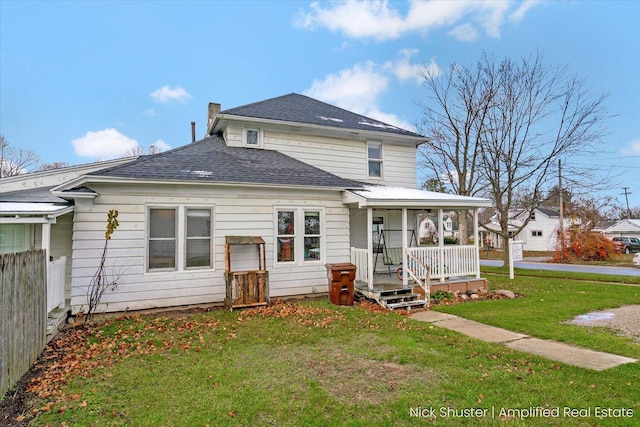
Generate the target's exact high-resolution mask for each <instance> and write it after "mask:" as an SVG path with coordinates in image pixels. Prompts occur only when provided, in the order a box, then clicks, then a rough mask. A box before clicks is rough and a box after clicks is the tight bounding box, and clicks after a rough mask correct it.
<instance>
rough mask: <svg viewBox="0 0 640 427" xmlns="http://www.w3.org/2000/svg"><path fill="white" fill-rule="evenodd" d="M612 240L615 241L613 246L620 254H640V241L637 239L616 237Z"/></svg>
mask: <svg viewBox="0 0 640 427" xmlns="http://www.w3.org/2000/svg"><path fill="white" fill-rule="evenodd" d="M611 240H613V244H614V245H615V246H616V249H617V250H618V251H620V252H623V253H625V254H630V253H631V252H640V239H638V238H637V237H614V238H613V239H611Z"/></svg>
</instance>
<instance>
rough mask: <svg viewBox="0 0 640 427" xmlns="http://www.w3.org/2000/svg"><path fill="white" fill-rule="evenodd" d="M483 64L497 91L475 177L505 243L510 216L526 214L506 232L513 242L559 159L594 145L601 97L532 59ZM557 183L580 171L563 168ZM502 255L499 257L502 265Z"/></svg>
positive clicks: (553, 179) (602, 110) (598, 133)
mask: <svg viewBox="0 0 640 427" xmlns="http://www.w3.org/2000/svg"><path fill="white" fill-rule="evenodd" d="M483 61H484V64H485V70H486V73H488V75H489V78H490V79H491V80H494V81H496V82H498V84H497V88H498V91H497V92H496V94H495V95H494V97H493V106H492V108H491V109H490V111H489V114H488V116H487V118H488V122H489V126H488V127H487V132H485V133H483V135H482V137H483V139H482V141H481V143H480V147H481V156H480V157H481V159H482V168H481V169H482V173H483V175H484V178H485V179H486V180H487V182H488V184H489V189H490V194H491V197H492V199H493V201H494V203H495V206H496V209H497V211H498V214H499V217H500V230H496V231H497V232H498V234H499V235H500V236H501V237H502V238H503V239H504V240H507V239H508V238H509V237H510V230H509V228H508V224H509V215H510V213H511V212H512V211H513V209H515V208H517V209H519V210H520V211H521V212H525V213H528V214H527V215H524V216H523V218H525V219H524V221H523V222H522V224H521V225H519V226H517V227H516V228H515V229H512V230H511V233H513V235H517V234H518V233H519V232H520V231H521V230H522V229H523V228H524V227H526V226H527V224H528V223H529V221H530V218H531V213H532V212H533V210H534V209H535V208H537V207H538V206H540V204H541V203H542V202H543V200H544V197H543V195H544V194H545V192H546V191H547V189H548V188H549V187H550V186H552V185H555V183H557V181H558V173H559V170H558V167H559V166H557V165H559V162H562V161H564V164H567V161H566V160H567V159H569V158H571V157H573V156H575V155H577V154H580V155H584V154H586V153H588V152H589V151H590V150H593V148H594V147H595V146H596V145H597V144H598V143H599V142H601V140H602V137H603V136H604V130H603V128H602V123H603V121H604V119H605V118H606V117H607V116H606V114H605V107H604V102H605V100H606V95H600V96H596V97H591V96H590V95H589V94H588V93H587V91H586V90H585V88H584V84H583V83H582V82H581V81H580V80H578V78H577V77H575V76H568V75H567V73H566V70H565V69H564V68H550V67H547V66H545V65H543V63H542V59H541V58H540V56H536V57H534V58H533V59H531V60H529V59H522V60H521V61H519V62H515V61H512V60H509V59H505V60H503V61H501V62H499V63H496V62H495V61H493V60H490V59H489V58H487V57H486V56H485V58H484V59H483ZM563 175H564V176H566V177H574V180H575V181H578V179H577V177H578V176H582V177H583V179H584V173H583V171H578V170H570V169H569V168H565V169H563ZM589 181H590V182H593V179H590V180H589ZM508 255H509V254H508V252H507V251H505V262H507V261H508Z"/></svg>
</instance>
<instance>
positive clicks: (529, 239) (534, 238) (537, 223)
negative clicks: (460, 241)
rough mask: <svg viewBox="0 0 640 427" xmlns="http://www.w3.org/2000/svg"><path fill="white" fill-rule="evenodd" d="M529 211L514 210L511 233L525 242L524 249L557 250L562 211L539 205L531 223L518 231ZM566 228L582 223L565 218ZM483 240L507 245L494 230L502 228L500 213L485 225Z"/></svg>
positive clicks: (510, 222)
mask: <svg viewBox="0 0 640 427" xmlns="http://www.w3.org/2000/svg"><path fill="white" fill-rule="evenodd" d="M526 215H527V213H522V212H520V211H513V214H512V215H511V216H510V218H509V222H508V226H509V235H510V236H511V237H513V238H514V239H516V240H521V241H523V242H524V249H525V250H527V251H555V250H556V249H557V245H558V229H559V228H560V211H558V210H557V209H554V208H548V207H538V208H536V209H534V211H533V213H532V214H531V220H530V221H529V223H528V224H527V225H526V226H525V227H524V228H523V229H522V230H521V231H520V233H518V234H517V235H516V234H515V233H516V230H517V229H518V228H519V227H520V226H522V224H523V223H524V221H525V220H526ZM563 224H564V228H565V229H566V228H567V227H570V226H571V225H575V224H580V221H579V220H575V219H572V218H563ZM483 227H484V228H485V229H486V231H485V232H484V237H483V240H484V242H485V244H488V242H489V241H490V242H491V245H493V247H495V248H504V247H505V246H506V245H505V244H504V242H503V239H502V238H501V236H500V235H499V234H498V233H497V232H496V231H493V230H499V229H500V222H499V217H498V215H494V216H493V217H491V219H490V222H489V223H488V224H485V225H484V226H483Z"/></svg>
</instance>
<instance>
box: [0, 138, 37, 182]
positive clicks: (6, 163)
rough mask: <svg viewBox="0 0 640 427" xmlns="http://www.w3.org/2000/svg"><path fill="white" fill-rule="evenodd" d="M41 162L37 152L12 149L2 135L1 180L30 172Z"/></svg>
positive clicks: (0, 154) (0, 153)
mask: <svg viewBox="0 0 640 427" xmlns="http://www.w3.org/2000/svg"><path fill="white" fill-rule="evenodd" d="M39 162H40V157H39V156H38V155H37V154H36V152H35V151H33V150H24V149H22V148H15V147H12V146H11V144H10V143H9V141H7V140H6V139H5V137H4V135H2V134H0V178H4V177H7V176H15V175H20V174H23V173H27V172H30V171H32V170H33V169H34V168H35V167H36V166H37V165H38V163H39Z"/></svg>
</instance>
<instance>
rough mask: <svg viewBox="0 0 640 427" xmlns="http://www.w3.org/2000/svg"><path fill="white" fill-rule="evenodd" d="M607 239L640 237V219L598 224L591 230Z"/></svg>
mask: <svg viewBox="0 0 640 427" xmlns="http://www.w3.org/2000/svg"><path fill="white" fill-rule="evenodd" d="M593 230H594V231H597V232H599V233H602V234H604V235H605V236H606V237H608V238H610V239H611V238H613V237H640V219H621V220H618V221H607V222H603V223H598V225H597V226H596V227H594V229H593Z"/></svg>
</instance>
